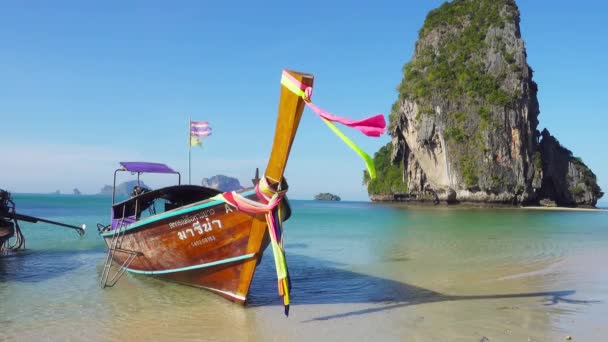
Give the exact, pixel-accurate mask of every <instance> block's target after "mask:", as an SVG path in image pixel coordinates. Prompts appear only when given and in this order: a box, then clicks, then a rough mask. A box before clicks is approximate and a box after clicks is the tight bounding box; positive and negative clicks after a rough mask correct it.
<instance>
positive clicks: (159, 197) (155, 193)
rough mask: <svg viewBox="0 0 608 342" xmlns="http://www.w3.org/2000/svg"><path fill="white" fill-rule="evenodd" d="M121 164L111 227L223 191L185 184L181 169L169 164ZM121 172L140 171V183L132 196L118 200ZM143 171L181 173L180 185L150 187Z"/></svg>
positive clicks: (138, 179)
mask: <svg viewBox="0 0 608 342" xmlns="http://www.w3.org/2000/svg"><path fill="white" fill-rule="evenodd" d="M120 165H121V167H120V168H119V169H117V170H115V171H114V184H113V187H112V213H111V215H112V217H111V218H112V223H111V229H118V228H121V227H124V226H126V225H129V224H131V223H133V222H136V221H138V220H140V219H142V218H145V217H149V216H153V215H157V214H160V213H163V212H166V211H171V210H174V209H176V208H180V207H183V206H187V205H189V204H192V203H196V202H200V201H204V200H206V199H208V198H210V197H213V196H215V195H217V194H219V193H220V191H218V190H216V189H212V188H207V187H204V186H200V185H182V184H181V175H180V173H179V172H177V171H175V170H173V169H171V168H170V167H169V166H167V165H165V164H160V163H147V162H121V163H120ZM119 172H131V173H132V174H136V175H137V184H136V185H135V186H134V187H133V189H132V191H131V196H130V198H128V199H126V200H124V201H121V202H118V203H116V176H117V174H118V173H119ZM143 173H156V174H173V175H177V185H172V186H167V187H163V188H159V189H156V190H151V189H147V188H145V187H143V186H141V183H140V176H141V174H143Z"/></svg>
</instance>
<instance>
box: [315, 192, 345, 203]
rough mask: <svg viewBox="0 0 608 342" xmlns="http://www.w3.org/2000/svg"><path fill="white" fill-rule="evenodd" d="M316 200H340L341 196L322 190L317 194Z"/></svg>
mask: <svg viewBox="0 0 608 342" xmlns="http://www.w3.org/2000/svg"><path fill="white" fill-rule="evenodd" d="M315 200H316V201H340V196H338V195H334V194H330V193H329V192H322V193H320V194H318V195H315Z"/></svg>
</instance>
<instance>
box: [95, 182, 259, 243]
mask: <svg viewBox="0 0 608 342" xmlns="http://www.w3.org/2000/svg"><path fill="white" fill-rule="evenodd" d="M253 194H255V191H254V190H250V191H246V192H243V193H241V195H242V196H245V197H247V196H251V195H253ZM222 203H224V201H219V200H216V201H211V202H207V203H202V204H199V205H195V206H192V207H187V208H183V209H179V210H176V211H168V212H166V213H162V214H158V215H154V216H150V217H149V218H146V219H143V220H141V221H137V222H135V223H132V224H130V225H128V226H126V228H121V231H120V232H121V233H122V232H126V231H128V230H131V229H135V228H138V227H141V226H143V225H146V224H149V223H152V222H156V221H160V220H163V219H166V218H169V217H173V216H178V215H182V214H187V213H190V212H193V211H196V210H200V209H204V208H207V207H212V206H214V205H218V204H222ZM115 233H116V230H113V231H110V232H107V233H103V234H101V236H102V237H111V236H112V235H114V234H115Z"/></svg>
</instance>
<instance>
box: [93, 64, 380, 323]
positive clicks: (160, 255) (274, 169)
mask: <svg viewBox="0 0 608 342" xmlns="http://www.w3.org/2000/svg"><path fill="white" fill-rule="evenodd" d="M281 84H282V87H281V95H280V100H279V110H278V117H277V121H276V128H275V134H274V141H273V144H272V149H271V152H270V158H269V161H268V165H267V166H266V170H265V172H264V174H263V176H262V177H261V179H259V181H258V182H257V184H256V185H255V187H253V188H249V189H245V190H242V191H239V192H226V193H221V192H219V191H217V190H215V189H211V188H207V187H203V186H198V185H183V184H181V176H180V174H179V173H178V172H176V171H174V170H173V169H171V168H170V167H168V166H167V165H164V164H159V163H144V162H122V163H120V165H121V167H120V168H119V169H117V170H116V171H115V172H114V189H115V188H116V175H117V173H118V172H123V171H124V172H131V173H132V174H137V179H138V184H139V176H140V174H143V173H162V174H175V175H177V179H178V184H177V185H174V186H168V187H164V188H160V189H156V190H148V189H142V188H141V187H139V186H136V188H135V189H134V191H133V194H132V197H131V198H129V199H127V200H124V201H121V202H118V203H116V198H115V197H116V196H115V194H113V196H112V210H111V223H110V224H108V225H98V230H99V232H100V234H101V236H102V237H103V239H104V241H105V243H106V245H107V247H108V255H107V258H106V262H105V265H104V267H103V270H102V272H101V276H100V282H101V286H102V287H107V286H113V285H114V284H116V282H117V281H118V280H119V279H120V277H121V276H122V275H123V274H124V272H130V273H134V274H145V275H151V276H155V277H158V278H162V279H166V280H170V281H174V282H178V283H182V284H187V285H193V286H197V287H200V288H204V289H207V290H210V291H212V292H215V293H217V294H219V295H221V296H223V297H225V298H227V299H229V300H231V301H234V302H237V303H241V304H244V303H245V302H246V301H247V295H248V292H249V288H250V285H251V281H252V279H253V276H254V272H255V269H256V266H257V265H258V264H259V263H260V260H261V257H262V253H263V252H264V250H265V249H266V248H267V247H268V246H269V245H271V246H272V251H273V255H274V258H275V266H276V267H277V278H278V290H279V294H280V295H281V296H282V297H283V302H284V304H285V313H286V314H287V313H288V309H289V300H290V299H289V288H290V284H289V274H288V272H287V266H286V263H285V257H284V251H283V244H282V228H281V223H282V222H283V221H285V220H287V219H288V218H289V216H290V213H291V209H290V207H289V203H288V201H287V198H286V197H285V193H286V191H287V189H288V187H287V183H286V182H285V180H284V178H283V173H284V171H285V167H286V165H287V161H288V158H289V153H290V150H291V146H292V144H293V141H294V137H295V135H296V131H297V128H298V125H299V122H300V117H301V115H302V111H303V109H304V106H305V105H309V106H311V105H312V104H311V103H310V95H311V91H312V85H313V76H312V75H309V74H305V73H299V72H294V71H287V70H285V71H283V76H282V79H281ZM317 109H318V108H317V107H315V108H313V110H315V112H317ZM318 114H319V113H318ZM319 115H320V116H322V118H323V119H324V121H326V123H327V124H328V125H332V124H331V123H329V122H328V121H327V120H331V121H337V122H340V123H343V124H345V125H349V126H351V127H355V128H357V127H356V126H362V127H363V126H365V128H360V127H359V128H357V129H359V130H361V131H362V132H364V134H366V135H371V136H379V135H380V132H384V125H385V124H384V118H383V117H382V116H381V115H380V116H379V117H376V118H375V123H374V124H372V125H371V126H374V125H376V126H378V127H375V128H373V127H372V128H370V127H368V126H369V125H368V124H369V121H370V119H366V120H361V121H352V120H348V119H343V118H339V117H334V116H332V115H331V114H329V113H326V112H323V113H321V114H319ZM372 121H374V120H372ZM380 126H382V127H380ZM330 128H331V127H330ZM332 129H333V128H332ZM365 130H367V131H365ZM370 132H371V133H370ZM341 138H342V139H343V140H344V139H347V138H345V137H341ZM345 141H346V140H345ZM347 143H348V142H347ZM351 144H352V142H350V144H349V146H351ZM352 145H354V144H352ZM351 147H352V148H353V149H354V147H353V146H351ZM357 149H358V148H357ZM356 151H357V153H359V152H361V151H360V150H356ZM360 154H361V153H360ZM366 156H367V155H366ZM368 160H369V156H367V159H366V162H367V161H368ZM368 169H369V165H368ZM372 169H373V168H372ZM372 171H373V170H372ZM372 175H373V174H372ZM256 178H257V177H256Z"/></svg>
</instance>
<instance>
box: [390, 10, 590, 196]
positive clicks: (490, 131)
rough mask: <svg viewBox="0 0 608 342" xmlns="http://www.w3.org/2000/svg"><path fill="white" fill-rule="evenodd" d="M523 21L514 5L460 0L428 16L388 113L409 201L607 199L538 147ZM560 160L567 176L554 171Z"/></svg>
mask: <svg viewBox="0 0 608 342" xmlns="http://www.w3.org/2000/svg"><path fill="white" fill-rule="evenodd" d="M519 21H520V15H519V9H518V8H517V5H516V4H515V1H514V0H454V1H452V2H449V3H447V2H446V3H444V4H443V5H442V6H440V7H439V8H437V9H435V10H433V11H431V12H430V13H429V15H428V16H427V18H426V21H425V23H424V26H423V27H422V28H421V29H420V32H419V38H418V41H417V43H416V47H415V51H414V56H413V58H412V59H411V61H410V62H408V63H407V64H406V65H405V66H404V68H403V72H404V76H403V80H402V82H401V84H400V85H399V88H398V91H399V96H398V99H397V101H396V102H395V104H394V105H393V108H392V111H391V115H390V131H389V134H390V135H391V136H392V145H393V149H392V161H393V162H394V163H396V164H398V165H399V164H401V165H402V166H403V170H404V173H405V174H404V179H405V180H406V181H407V189H408V191H409V193H411V194H414V195H420V196H421V197H423V196H425V195H428V194H432V196H434V197H436V198H437V199H439V200H441V201H447V202H485V203H511V204H534V203H537V202H538V201H539V200H541V199H543V198H545V197H546V198H549V199H551V200H554V201H556V202H557V203H558V204H562V205H589V206H593V205H595V204H596V202H597V199H598V196H599V197H601V191H600V189H599V187H598V186H597V184H596V183H595V175H593V172H591V170H589V169H588V168H587V167H586V166H585V165H584V164H583V163H582V162H580V163H577V162H576V160H575V159H573V158H572V155H571V153H570V154H569V157H570V158H571V159H568V158H569V157H568V156H567V157H565V159H564V157H563V153H564V152H563V151H562V150H559V151H558V150H557V149H555V148H554V147H552V146H554V144H552V143H550V142H549V140H547V142H546V143H544V142H540V139H541V134H540V133H539V131H538V130H537V127H538V124H539V122H538V116H539V113H540V111H539V103H538V100H537V96H536V95H537V85H536V83H535V82H534V81H533V79H532V76H533V72H532V69H531V68H530V66H528V64H527V60H526V49H525V44H524V41H523V40H522V37H521V32H520V27H519ZM543 137H544V139H543V140H546V139H548V137H550V135H548V133H547V137H545V135H543ZM568 152H569V151H568ZM549 153H552V154H551V155H549ZM566 154H567V153H566ZM558 155H559V157H558ZM558 160H559V161H560V163H562V162H563V161H564V160H566V161H567V162H566V164H564V165H567V166H564V165H562V166H560V167H562V168H564V170H566V171H563V170H562V171H560V172H553V171H548V170H553V164H552V163H554V162H557V161H558ZM573 160H574V161H573ZM560 170H561V169H560ZM589 175H593V177H590V176H589ZM568 177H570V178H572V177H574V178H576V179H579V181H577V180H572V179H569V178H568ZM580 180H582V181H580ZM573 184H574V185H573ZM583 185H584V186H583Z"/></svg>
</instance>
